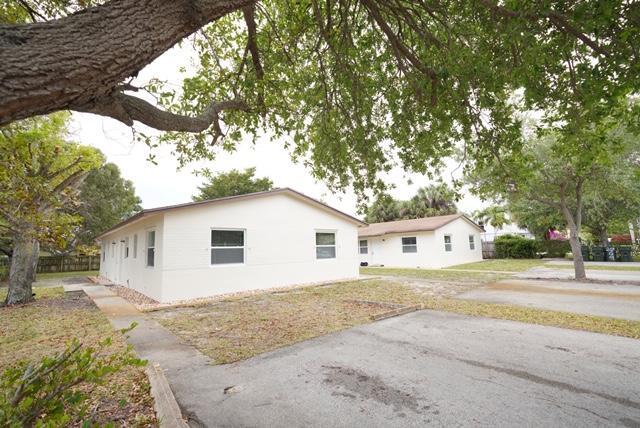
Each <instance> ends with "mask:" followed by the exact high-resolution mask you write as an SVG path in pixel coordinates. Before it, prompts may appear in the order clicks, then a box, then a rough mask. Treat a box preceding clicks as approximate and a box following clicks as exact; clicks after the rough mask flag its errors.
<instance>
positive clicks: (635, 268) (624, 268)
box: [546, 264, 640, 272]
mask: <svg viewBox="0 0 640 428" xmlns="http://www.w3.org/2000/svg"><path fill="white" fill-rule="evenodd" d="M546 267H548V268H554V269H555V268H558V269H571V270H573V265H556V264H549V265H547V266H546ZM584 267H585V269H587V272H589V271H590V270H616V271H627V272H640V266H620V265H611V266H605V265H590V264H586V265H585V266H584Z"/></svg>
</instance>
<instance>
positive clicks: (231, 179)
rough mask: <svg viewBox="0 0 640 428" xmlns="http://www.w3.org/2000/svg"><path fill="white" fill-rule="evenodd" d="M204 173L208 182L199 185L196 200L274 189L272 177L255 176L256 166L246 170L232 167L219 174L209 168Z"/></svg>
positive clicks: (194, 198)
mask: <svg viewBox="0 0 640 428" xmlns="http://www.w3.org/2000/svg"><path fill="white" fill-rule="evenodd" d="M203 173H204V175H205V177H206V178H207V179H208V182H207V183H205V184H204V185H203V186H200V187H198V191H199V193H198V194H197V195H194V196H193V200H194V201H204V200H207V199H217V198H224V197H225V196H237V195H246V194H247V193H255V192H264V191H267V190H271V189H273V182H272V181H271V179H269V178H267V177H262V178H256V177H255V173H256V169H255V168H247V169H245V170H244V171H238V170H237V169H232V170H231V171H229V172H225V173H221V174H218V175H213V174H212V173H211V172H210V171H208V170H205V171H204V172H203Z"/></svg>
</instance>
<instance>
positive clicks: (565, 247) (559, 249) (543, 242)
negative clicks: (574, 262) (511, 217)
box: [536, 239, 571, 258]
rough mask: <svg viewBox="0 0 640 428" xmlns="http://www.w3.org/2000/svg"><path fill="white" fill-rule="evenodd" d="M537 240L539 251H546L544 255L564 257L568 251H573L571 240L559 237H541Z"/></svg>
mask: <svg viewBox="0 0 640 428" xmlns="http://www.w3.org/2000/svg"><path fill="white" fill-rule="evenodd" d="M536 242H537V248H538V249H537V251H538V252H539V253H544V257H554V258H564V257H565V256H566V254H567V253H570V252H571V245H569V241H566V240H559V239H539V240H536Z"/></svg>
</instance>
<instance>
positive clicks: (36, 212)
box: [0, 113, 104, 245]
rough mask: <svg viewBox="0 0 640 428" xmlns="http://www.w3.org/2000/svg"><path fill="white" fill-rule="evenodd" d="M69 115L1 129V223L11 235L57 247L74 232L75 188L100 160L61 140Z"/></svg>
mask: <svg viewBox="0 0 640 428" xmlns="http://www.w3.org/2000/svg"><path fill="white" fill-rule="evenodd" d="M69 119H70V116H69V114H68V113H56V114H52V115H50V116H40V117H36V118H32V119H26V120H23V121H19V122H14V123H12V124H10V125H8V126H6V127H3V128H2V129H0V223H2V224H4V225H6V229H8V230H10V231H11V233H13V234H15V233H21V234H35V235H36V236H34V238H38V239H41V240H48V241H49V242H51V243H53V244H56V245H60V244H63V243H64V242H65V241H68V240H69V239H72V238H73V236H74V231H75V229H74V228H75V226H77V224H78V223H79V221H80V220H81V219H80V217H79V216H78V215H77V210H75V209H74V208H76V207H77V189H78V186H79V185H80V184H81V182H82V179H83V178H84V177H85V176H86V174H87V173H88V172H89V171H91V170H92V169H95V168H98V167H99V166H100V165H101V164H102V162H103V159H104V158H103V156H102V154H101V153H100V151H99V150H97V149H95V148H93V147H89V146H81V145H79V144H76V143H73V142H68V141H66V139H67V125H68V122H69Z"/></svg>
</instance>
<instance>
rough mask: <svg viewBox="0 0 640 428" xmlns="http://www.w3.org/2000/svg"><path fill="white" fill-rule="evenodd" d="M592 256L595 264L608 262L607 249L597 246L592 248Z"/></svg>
mask: <svg viewBox="0 0 640 428" xmlns="http://www.w3.org/2000/svg"><path fill="white" fill-rule="evenodd" d="M591 254H593V261H594V262H604V261H606V258H605V255H606V248H605V247H602V246H599V245H596V246H594V247H591Z"/></svg>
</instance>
